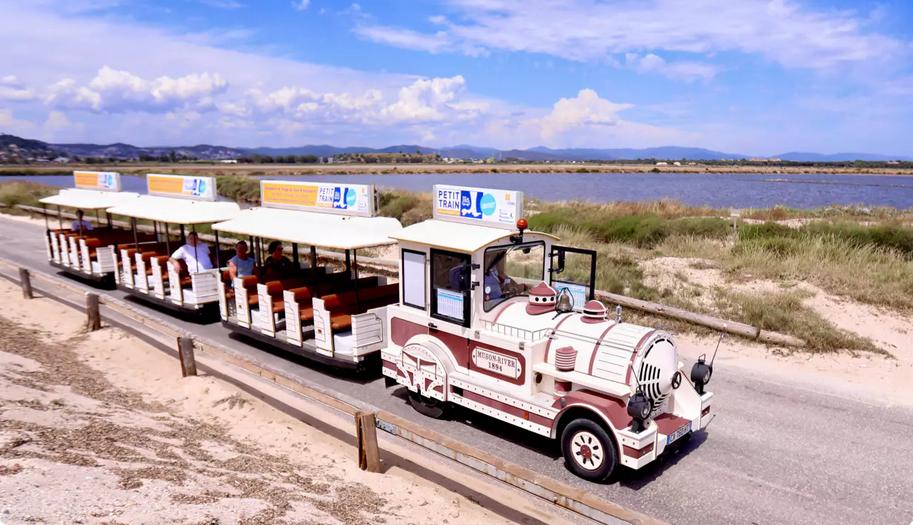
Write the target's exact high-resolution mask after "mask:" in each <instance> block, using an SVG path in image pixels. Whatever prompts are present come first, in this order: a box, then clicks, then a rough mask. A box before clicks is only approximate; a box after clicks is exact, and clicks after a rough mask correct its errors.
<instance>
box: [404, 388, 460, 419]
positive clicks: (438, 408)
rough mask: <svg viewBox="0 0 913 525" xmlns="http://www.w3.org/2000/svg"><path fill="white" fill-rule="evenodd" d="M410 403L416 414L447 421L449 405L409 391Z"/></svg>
mask: <svg viewBox="0 0 913 525" xmlns="http://www.w3.org/2000/svg"><path fill="white" fill-rule="evenodd" d="M409 403H410V404H411V405H412V408H414V409H415V411H416V412H418V413H419V414H422V415H423V416H428V417H430V418H433V419H445V418H446V417H447V413H448V409H449V408H450V407H449V406H448V405H447V403H445V402H443V401H439V400H437V399H433V398H430V397H425V396H423V395H421V394H419V393H418V392H412V391H411V390H410V391H409Z"/></svg>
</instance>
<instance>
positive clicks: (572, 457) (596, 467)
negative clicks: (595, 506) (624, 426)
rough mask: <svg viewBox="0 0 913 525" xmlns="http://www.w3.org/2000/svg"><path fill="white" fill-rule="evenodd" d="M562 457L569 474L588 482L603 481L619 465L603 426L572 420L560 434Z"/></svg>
mask: <svg viewBox="0 0 913 525" xmlns="http://www.w3.org/2000/svg"><path fill="white" fill-rule="evenodd" d="M561 455H563V456H564V465H565V466H566V467H567V469H568V470H570V471H571V472H573V473H574V474H576V475H577V476H580V477H581V478H583V479H585V480H588V481H596V482H599V481H604V480H605V479H607V478H608V477H609V476H611V475H612V472H614V471H615V466H616V465H617V464H618V452H617V451H616V449H615V441H614V440H613V439H612V436H610V435H609V433H608V432H606V430H605V428H603V426H602V425H600V424H598V423H596V422H595V421H593V420H591V419H586V418H581V419H575V420H573V421H571V422H570V423H568V425H567V426H566V427H564V431H563V432H562V433H561Z"/></svg>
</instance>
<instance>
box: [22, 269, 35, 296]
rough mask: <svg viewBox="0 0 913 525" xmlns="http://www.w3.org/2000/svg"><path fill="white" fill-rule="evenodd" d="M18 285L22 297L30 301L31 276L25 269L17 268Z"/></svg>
mask: <svg viewBox="0 0 913 525" xmlns="http://www.w3.org/2000/svg"><path fill="white" fill-rule="evenodd" d="M19 284H20V285H21V286H22V297H23V298H25V299H31V298H33V297H34V296H33V295H32V276H31V275H29V271H28V270H26V269H25V268H19Z"/></svg>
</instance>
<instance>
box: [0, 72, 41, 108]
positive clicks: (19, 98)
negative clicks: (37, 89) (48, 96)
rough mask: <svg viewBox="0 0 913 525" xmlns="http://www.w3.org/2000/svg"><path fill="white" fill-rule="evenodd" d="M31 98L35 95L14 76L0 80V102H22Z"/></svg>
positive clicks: (7, 76)
mask: <svg viewBox="0 0 913 525" xmlns="http://www.w3.org/2000/svg"><path fill="white" fill-rule="evenodd" d="M33 98H35V93H34V92H33V91H32V90H31V89H29V88H27V87H25V85H23V84H22V83H21V82H19V79H18V78H16V75H6V76H4V77H3V78H0V100H8V101H10V102H24V101H27V100H32V99H33Z"/></svg>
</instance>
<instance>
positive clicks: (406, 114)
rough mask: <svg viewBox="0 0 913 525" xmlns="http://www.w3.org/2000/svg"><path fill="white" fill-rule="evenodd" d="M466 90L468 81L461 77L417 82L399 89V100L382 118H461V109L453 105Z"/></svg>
mask: <svg viewBox="0 0 913 525" xmlns="http://www.w3.org/2000/svg"><path fill="white" fill-rule="evenodd" d="M465 87H466V80H465V79H463V77H462V76H460V75H457V76H455V77H451V78H432V79H421V80H416V81H415V83H413V84H412V85H410V86H406V87H404V88H402V89H400V90H399V99H398V100H397V101H396V102H394V103H393V104H391V105H389V106H387V107H386V108H384V111H383V116H385V117H389V118H391V119H393V120H395V121H409V122H417V121H433V120H441V119H443V118H444V117H445V116H458V113H460V107H459V106H458V105H455V104H454V102H455V101H456V99H457V97H458V96H459V95H460V94H461V93H462V92H463V91H464V90H465Z"/></svg>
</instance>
